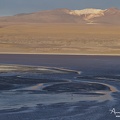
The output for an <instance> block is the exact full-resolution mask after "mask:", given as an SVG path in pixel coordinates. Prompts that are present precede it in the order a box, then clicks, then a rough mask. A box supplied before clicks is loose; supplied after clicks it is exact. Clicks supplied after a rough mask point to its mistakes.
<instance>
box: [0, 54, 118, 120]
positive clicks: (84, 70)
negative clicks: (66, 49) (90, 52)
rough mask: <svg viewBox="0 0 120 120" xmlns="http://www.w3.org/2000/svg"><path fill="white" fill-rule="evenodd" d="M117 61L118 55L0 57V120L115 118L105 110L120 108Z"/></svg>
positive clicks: (92, 119) (111, 119)
mask: <svg viewBox="0 0 120 120" xmlns="http://www.w3.org/2000/svg"><path fill="white" fill-rule="evenodd" d="M119 61H120V57H118V56H116V57H115V56H114V57H113V56H71V55H70V56H65V55H0V63H1V65H0V106H1V107H0V117H1V120H7V117H9V118H10V119H11V120H12V119H16V118H17V119H23V120H26V119H29V120H34V119H37V120H43V119H45V120H48V119H54V120H57V119H65V120H67V119H68V120H72V119H75V120H77V119H79V117H81V118H82V119H85V120H87V119H88V118H87V116H89V118H91V119H90V120H94V119H95V118H96V119H95V120H97V119H103V120H104V119H105V118H106V117H107V118H108V119H110V120H113V118H114V119H116V117H115V116H114V115H111V114H110V112H109V109H112V108H116V109H117V108H119V104H118V103H119V90H120V62H119ZM57 106H59V107H57ZM79 107H80V109H78V108H79ZM43 108H44V109H43ZM102 109H104V110H102ZM49 110H51V111H52V113H51V114H49ZM96 110H97V111H99V117H98V116H96V115H95V114H94V111H96ZM118 110H119V109H118ZM60 111H62V112H60ZM65 111H66V112H65ZM83 111H86V112H83ZM103 111H104V112H103ZM27 113H29V114H30V115H28V114H27ZM20 114H22V116H23V117H21V116H20ZM11 115H12V116H11ZM31 115H32V116H31ZM86 115H87V116H86ZM30 116H31V117H30ZM33 116H34V117H33ZM73 116H76V117H75V118H73ZM32 117H33V118H32Z"/></svg>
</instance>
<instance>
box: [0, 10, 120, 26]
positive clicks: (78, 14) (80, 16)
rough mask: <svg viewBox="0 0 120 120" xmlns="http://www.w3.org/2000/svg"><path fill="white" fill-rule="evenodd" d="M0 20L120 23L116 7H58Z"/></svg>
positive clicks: (118, 11) (119, 13)
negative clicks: (79, 8) (77, 8)
mask: <svg viewBox="0 0 120 120" xmlns="http://www.w3.org/2000/svg"><path fill="white" fill-rule="evenodd" d="M0 22H28V23H81V24H120V10H119V9H118V8H108V9H104V10H103V9H95V8H86V9H82V10H70V9H67V8H59V9H54V10H44V11H38V12H33V13H21V14H16V15H14V16H6V17H0Z"/></svg>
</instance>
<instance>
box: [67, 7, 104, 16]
mask: <svg viewBox="0 0 120 120" xmlns="http://www.w3.org/2000/svg"><path fill="white" fill-rule="evenodd" d="M105 11H106V10H102V9H93V8H89V9H83V10H71V11H70V12H69V14H72V15H79V16H80V15H84V14H104V12H105Z"/></svg>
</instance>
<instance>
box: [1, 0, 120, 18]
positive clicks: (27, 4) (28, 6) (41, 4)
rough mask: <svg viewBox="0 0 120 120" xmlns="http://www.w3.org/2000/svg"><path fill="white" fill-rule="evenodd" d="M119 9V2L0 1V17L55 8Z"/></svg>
mask: <svg viewBox="0 0 120 120" xmlns="http://www.w3.org/2000/svg"><path fill="white" fill-rule="evenodd" d="M111 7H117V8H119V9H120V0H0V16H7V15H15V14H18V13H30V12H36V11H40V10H51V9H56V8H68V9H73V10H74V9H85V8H101V9H106V8H111Z"/></svg>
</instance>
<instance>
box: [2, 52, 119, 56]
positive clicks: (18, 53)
mask: <svg viewBox="0 0 120 120" xmlns="http://www.w3.org/2000/svg"><path fill="white" fill-rule="evenodd" d="M3 54H6V55H68V56H69V55H77V56H120V54H82V53H26V52H0V55H3Z"/></svg>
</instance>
